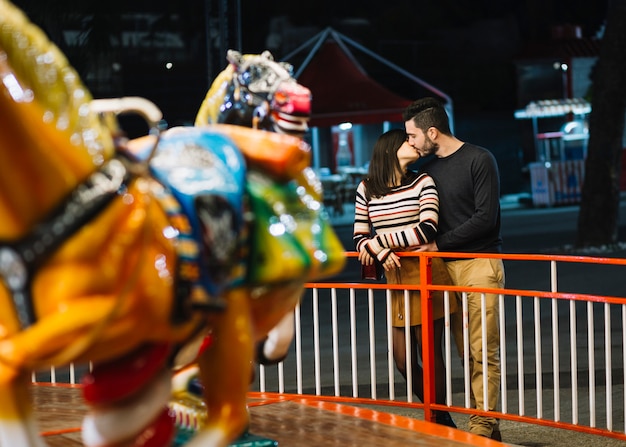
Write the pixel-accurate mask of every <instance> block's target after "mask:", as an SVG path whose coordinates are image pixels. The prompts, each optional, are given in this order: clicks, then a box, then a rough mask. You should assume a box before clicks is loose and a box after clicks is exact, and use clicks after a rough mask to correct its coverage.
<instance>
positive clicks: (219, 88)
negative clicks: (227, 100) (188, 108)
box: [195, 64, 235, 126]
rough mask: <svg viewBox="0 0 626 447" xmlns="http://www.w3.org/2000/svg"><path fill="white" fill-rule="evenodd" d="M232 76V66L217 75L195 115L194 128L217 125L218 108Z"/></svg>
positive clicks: (233, 68) (233, 70)
mask: <svg viewBox="0 0 626 447" xmlns="http://www.w3.org/2000/svg"><path fill="white" fill-rule="evenodd" d="M234 75H235V67H234V66H233V65H232V64H228V66H227V67H226V68H225V69H224V70H222V71H221V72H220V73H219V74H218V75H217V77H216V78H215V80H214V81H213V83H212V84H211V87H210V88H209V91H208V92H207V94H206V96H205V97H204V100H203V101H202V104H201V105H200V109H199V110H198V114H197V115H196V121H195V125H196V126H203V125H206V124H213V123H217V117H218V115H219V108H220V106H221V105H222V104H223V102H224V96H225V95H226V91H227V89H228V85H229V84H230V83H231V82H232V80H233V76H234Z"/></svg>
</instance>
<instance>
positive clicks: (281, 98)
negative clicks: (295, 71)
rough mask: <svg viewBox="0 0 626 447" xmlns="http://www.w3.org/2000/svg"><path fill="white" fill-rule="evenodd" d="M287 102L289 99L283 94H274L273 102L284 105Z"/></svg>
mask: <svg viewBox="0 0 626 447" xmlns="http://www.w3.org/2000/svg"><path fill="white" fill-rule="evenodd" d="M288 100H289V97H288V96H287V94H286V93H285V92H276V93H275V94H274V101H276V102H277V103H278V104H285V103H286V102H287V101H288Z"/></svg>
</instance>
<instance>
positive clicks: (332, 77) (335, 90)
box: [282, 28, 452, 127]
mask: <svg viewBox="0 0 626 447" xmlns="http://www.w3.org/2000/svg"><path fill="white" fill-rule="evenodd" d="M348 45H350V46H351V47H353V48H356V49H358V50H360V51H361V52H362V53H365V54H366V55H368V56H369V57H370V58H373V59H375V60H377V61H378V62H379V63H381V64H383V65H385V66H387V67H388V68H390V69H391V70H392V71H395V72H397V73H399V74H401V75H403V76H404V77H407V78H408V79H410V80H411V81H413V82H415V83H417V84H419V85H421V86H422V87H424V88H425V89H426V90H427V91H429V92H431V93H432V94H433V96H437V97H439V98H441V99H442V100H443V102H444V103H445V104H446V107H447V108H448V112H449V113H450V117H451V119H452V99H451V98H450V97H449V96H448V95H446V94H445V93H443V92H442V91H441V90H439V89H437V88H436V87H434V86H432V85H430V84H428V83H426V82H425V81H423V80H422V79H420V78H418V77H416V76H414V75H413V74H411V73H408V72H407V71H406V70H403V69H402V68H400V67H398V66H396V65H394V64H393V63H391V62H389V61H387V60H386V59H384V58H382V57H381V56H379V55H378V54H376V53H374V52H372V51H370V50H368V49H367V48H365V47H363V46H361V45H360V44H358V43H357V42H354V41H353V40H351V39H349V38H347V37H346V36H344V35H342V34H340V33H338V32H337V31H334V30H333V29H332V28H327V29H326V30H324V31H322V32H320V33H319V34H318V35H317V36H315V37H313V38H312V39H310V40H309V41H308V42H306V43H304V44H303V45H302V46H300V47H299V48H298V49H296V50H294V51H293V52H291V53H290V54H288V55H286V56H285V57H283V58H282V60H284V61H288V62H292V63H293V60H294V58H295V59H298V58H297V57H296V56H297V55H301V54H302V53H303V51H304V50H308V53H307V55H306V58H305V59H304V61H303V62H302V64H301V65H300V66H299V69H298V71H297V72H296V73H295V77H296V79H297V80H298V82H299V83H300V84H302V85H304V86H306V87H308V88H309V89H310V90H311V92H312V95H313V102H312V107H313V108H312V118H311V122H310V125H311V127H329V126H333V125H337V124H340V123H343V122H351V123H353V124H376V123H382V122H385V121H390V122H398V121H402V110H403V109H404V108H405V107H406V106H407V105H408V104H410V103H411V100H410V99H407V98H403V97H402V96H400V95H398V94H396V93H394V92H392V91H391V90H389V89H388V88H386V87H385V86H383V85H381V84H379V83H378V82H376V81H375V80H374V79H372V78H371V77H370V76H368V74H367V73H366V72H365V70H364V69H363V68H362V67H361V65H360V64H359V62H358V61H357V59H356V58H355V57H354V55H353V54H352V53H351V52H350V50H349V49H348ZM311 47H312V48H311ZM451 124H452V121H451Z"/></svg>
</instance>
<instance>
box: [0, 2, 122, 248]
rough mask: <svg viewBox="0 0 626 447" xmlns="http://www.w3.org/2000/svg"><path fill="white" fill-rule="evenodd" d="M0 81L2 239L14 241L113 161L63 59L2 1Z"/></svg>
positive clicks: (107, 135)
mask: <svg viewBox="0 0 626 447" xmlns="http://www.w3.org/2000/svg"><path fill="white" fill-rule="evenodd" d="M0 78H2V80H3V82H2V84H0V191H2V194H1V197H0V216H1V217H2V221H3V225H2V227H3V229H2V231H1V232H0V239H14V238H15V237H18V236H19V235H20V233H21V232H23V231H24V230H25V229H28V228H30V227H31V226H32V225H33V224H34V223H35V222H36V221H37V220H38V219H40V218H41V216H42V215H44V214H45V213H47V212H49V211H50V210H51V209H52V208H53V207H54V206H56V205H57V204H58V203H59V202H60V201H61V200H62V199H63V198H64V197H65V196H66V195H67V194H68V193H69V192H70V191H71V190H72V189H73V188H74V187H75V186H76V185H77V184H78V183H79V182H81V181H83V180H84V179H85V178H86V177H87V176H88V175H89V174H91V173H92V172H93V171H94V170H95V169H97V167H99V166H101V165H102V164H104V163H105V162H106V160H108V159H110V158H111V157H112V156H113V154H114V144H113V137H112V130H111V129H109V128H108V127H107V126H106V125H105V124H104V123H103V122H102V121H100V119H99V117H98V114H97V113H95V112H93V111H91V110H90V107H89V104H90V102H91V100H92V96H91V94H90V92H89V91H88V90H87V88H86V87H85V86H84V85H83V84H82V82H81V79H80V77H79V76H78V74H77V73H76V71H75V70H74V69H73V68H72V67H71V66H70V64H69V63H68V60H67V58H66V57H65V56H64V55H63V53H62V52H61V51H60V50H59V49H58V48H57V47H56V46H55V45H54V44H53V43H51V42H50V41H49V40H48V38H47V37H46V35H45V34H44V32H43V31H41V29H39V28H38V27H37V26H35V25H34V24H32V23H31V22H30V21H29V20H28V18H27V17H26V15H25V14H24V13H23V12H22V11H21V10H19V9H18V8H16V7H15V6H13V5H12V4H11V3H9V2H8V1H6V0H0ZM15 185H20V186H19V191H15V190H16V189H17V188H16V187H15Z"/></svg>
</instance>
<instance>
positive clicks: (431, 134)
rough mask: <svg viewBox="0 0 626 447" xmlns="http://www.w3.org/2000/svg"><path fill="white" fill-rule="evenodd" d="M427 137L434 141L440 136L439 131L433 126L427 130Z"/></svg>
mask: <svg viewBox="0 0 626 447" xmlns="http://www.w3.org/2000/svg"><path fill="white" fill-rule="evenodd" d="M426 135H428V138H430V139H431V140H433V141H434V140H435V139H436V138H437V137H438V136H439V129H437V128H436V127H433V126H431V127H429V128H428V130H426Z"/></svg>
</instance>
